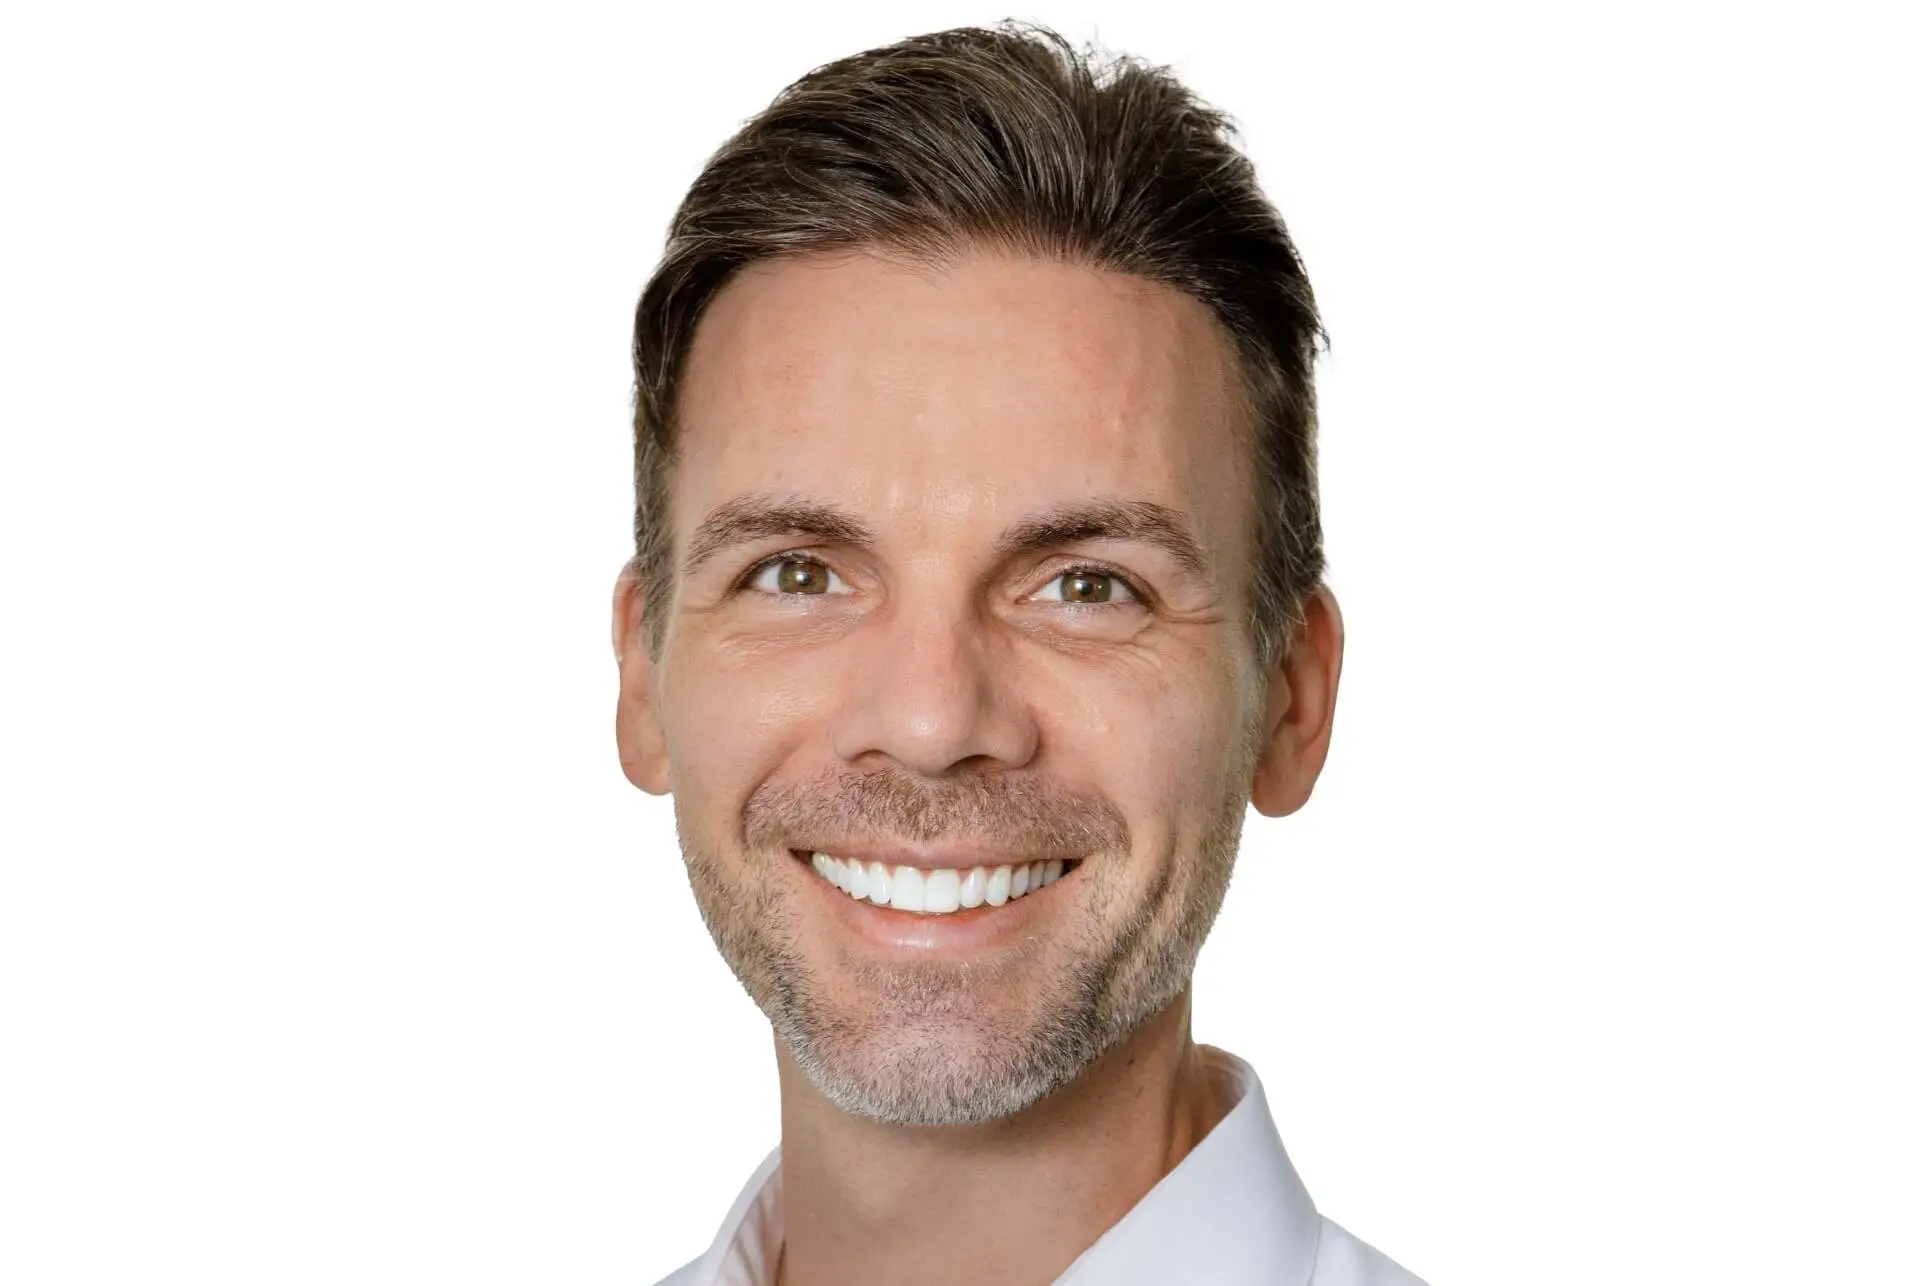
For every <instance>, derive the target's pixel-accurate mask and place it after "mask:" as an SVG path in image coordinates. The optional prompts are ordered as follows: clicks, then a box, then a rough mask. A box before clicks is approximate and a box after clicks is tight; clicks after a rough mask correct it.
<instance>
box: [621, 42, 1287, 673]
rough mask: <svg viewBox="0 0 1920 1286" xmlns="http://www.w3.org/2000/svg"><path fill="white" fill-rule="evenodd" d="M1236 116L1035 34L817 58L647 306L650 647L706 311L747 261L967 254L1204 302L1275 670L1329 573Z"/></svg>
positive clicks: (1165, 74) (1164, 80) (711, 178)
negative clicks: (819, 62)
mask: <svg viewBox="0 0 1920 1286" xmlns="http://www.w3.org/2000/svg"><path fill="white" fill-rule="evenodd" d="M1234 132H1235V127H1234V124H1233V121H1232V119H1231V118H1230V117H1228V116H1226V115H1225V114H1223V113H1221V112H1218V111H1216V110H1214V109H1212V108H1209V107H1207V106H1206V105H1205V104H1203V103H1201V102H1200V101H1199V100H1198V99H1197V98H1196V97H1195V96H1194V95H1193V94H1192V93H1191V92H1190V91H1189V90H1188V89H1186V88H1185V87H1184V86H1183V85H1181V84H1180V82H1179V81H1177V80H1176V79H1175V78H1174V77H1173V75H1172V74H1171V73H1170V72H1169V71H1168V70H1167V69H1166V68H1164V67H1152V66H1147V65H1145V64H1143V63H1141V62H1139V61H1138V60H1137V59H1133V58H1129V57H1124V56H1122V57H1118V58H1115V59H1113V60H1111V62H1110V63H1109V64H1108V65H1107V66H1104V67H1103V66H1100V65H1098V64H1097V62H1096V61H1095V59H1094V56H1093V54H1092V53H1091V51H1089V52H1087V53H1081V52H1077V51H1076V50H1075V49H1074V48H1073V46H1071V45H1070V44H1069V43H1068V42H1067V41H1066V40H1065V39H1064V38H1063V37H1061V36H1060V35H1059V34H1058V33H1057V32H1054V31H1052V30H1050V29H1048V28H1046V27H1042V26H1039V25H1037V24H1031V23H1018V22H1012V21H1009V22H1006V23H1002V24H1000V25H999V26H998V27H995V28H980V27H962V28H957V29H955V30H951V31H941V32H934V33H932V34H929V35H923V36H915V37H912V38H909V39H906V40H902V41H899V42H898V43H896V44H892V45H887V46H885V47H884V48H879V49H872V50H868V51H867V52H865V53H861V54H855V55H853V56H851V57H848V58H843V59H840V60H838V61H836V62H832V63H828V64H827V65H826V66H824V67H820V68H818V69H816V70H814V71H812V72H810V73H808V74H807V75H806V76H803V77H802V78H801V79H800V80H798V81H796V82H794V83H793V84H792V85H790V86H788V87H787V88H786V89H785V90H783V91H781V93H780V94H779V95H778V96H777V97H776V98H775V99H774V100H773V102H772V103H771V104H770V105H769V106H768V107H767V108H766V110H765V111H763V112H761V113H760V114H759V115H757V116H755V117H753V118H752V119H751V120H749V121H748V122H747V123H746V124H745V125H744V126H743V127H742V128H741V129H740V131H739V132H738V133H737V134H735V135H734V136H733V137H732V138H731V139H729V140H728V141H727V143H726V144H725V145H723V146H722V147H721V148H720V150H719V151H717V152H715V153H714V155H713V156H712V158H711V159H709V160H708V162H707V164H706V167H705V168H704V169H703V170H702V171H701V173H700V176H699V177H698V178H697V179H695V180H694V183H693V186H692V188H691V189H690V190H689V191H688V192H687V195H686V198H685V200H683V201H682V202H681V204H680V208H679V210H678V211H677V212H676V213H675V215H674V217H673V222H672V224H671V225H670V227H669V230H668V234H667V244H666V250H665V252H664V254H663V255H662V257H661V261H660V264H659V266H658V267H657V268H656V269H655V271H654V273H653V276H652V278H651V279H650V280H649V281H648V282H647V285H646V288H645V290H644V291H643V292H642V294H641V296H640V304H639V308H638V310H637V313H636V316H635V318H634V329H633V367H634V377H635V395H634V487H635V499H636V503H635V510H634V559H633V563H632V564H631V566H632V568H633V572H634V574H635V577H636V579H637V580H638V582H639V584H640V587H641V590H642V592H643V594H644V595H645V600H646V606H645V619H646V621H647V623H648V629H647V638H648V642H649V646H650V647H651V648H652V649H653V650H655V651H656V652H657V651H658V648H659V645H660V643H661V640H662V639H663V637H664V631H665V620H666V617H667V612H666V611H665V605H666V600H667V599H668V597H670V594H671V591H672V587H673V568H672V535H671V532H672V522H671V518H670V516H669V511H668V497H669V490H670V468H671V465H672V462H673V459H674V454H675V453H674V408H675V397H676V392H677V387H678V383H679V379H680V375H681V372H682V369H683V367H684V365H685V361H686V356H687V353H688V350H689V349H690V348H691V347H692V343H693V335H694V328H695V326H696V325H697V324H698V322H699V320H700V316H701V314H702V312H703V311H704V309H705V308H706V305H707V304H708V303H709V302H710V301H711V300H712V299H713V297H714V296H715V295H716V294H717V293H718V292H719V290H720V288H721V287H722V286H724V285H725V284H726V282H727V281H728V279H729V278H730V277H731V276H732V275H733V274H734V273H735V272H736V271H737V270H738V269H740V268H741V267H743V266H744V265H746V264H749V263H754V262H757V261H762V260H772V259H779V258H784V257H792V256H798V255H805V254H811V253H815V252H822V251H833V250H855V249H870V250H874V251H877V252H883V253H889V254H895V255H902V256H906V257H909V258H911V259H913V260H915V261H924V262H927V263H930V264H937V263H940V262H942V261H944V260H948V259H951V258H953V257H956V256H958V255H960V254H963V253H965V252H966V251H968V250H970V249H974V248H982V249H998V250H1003V251H1007V252H1011V253H1017V254H1023V255H1030V256H1040V257H1046V258H1051V259H1057V260H1061V261H1065V262H1074V263H1082V264H1085V265H1087V266H1090V267H1095V268H1101V269H1107V270H1111V271H1115V272H1120V273H1125V274H1129V275H1132V276H1135V277H1140V278H1143V279H1147V280H1151V281H1156V282H1160V283H1162V284H1165V285H1167V286H1170V287H1173V288H1175V289H1177V290H1180V291H1182V292H1184V293H1186V294H1188V295H1190V296H1192V297H1193V298H1195V299H1198V300H1199V301H1200V302H1202V303H1204V304H1205V305H1207V307H1208V308H1209V309H1211V310H1212V313H1213V315H1214V316H1215V317H1216V318H1217V319H1218V320H1219V322H1220V323H1221V324H1222V326H1223V327H1224V328H1225V330H1226V332H1227V333H1228V334H1229V335H1230V336H1231V337H1232V340H1233V343H1234V347H1235V349H1236V351H1237V355H1238V358H1239V363H1238V365H1239V368H1240V370H1241V372H1242V374H1243V376H1244V380H1243V388H1242V390H1241V393H1242V400H1243V403H1244V405H1245V406H1246V408H1247V412H1248V415H1247V423H1248V426H1249V427H1250V430H1251V432H1250V434H1249V435H1248V436H1249V438H1250V442H1249V445H1250V447H1251V449H1252V451H1253V460H1252V463H1253V465H1254V472H1253V477H1254V479H1255V506H1254V508H1255V515H1254V532H1253V538H1254V558H1253V575H1252V584H1251V585H1250V586H1249V587H1248V590H1249V592H1248V599H1247V602H1248V620H1247V622H1246V624H1247V626H1248V628H1249V631H1250V634H1251V638H1252V641H1253V646H1254V649H1255V652H1256V654H1257V655H1259V656H1260V657H1261V658H1262V659H1263V661H1270V660H1272V659H1273V658H1274V657H1275V656H1276V655H1277V650H1278V649H1284V648H1285V646H1286V643H1287V640H1288V639H1289V638H1290V637H1291V635H1292V633H1293V631H1294V629H1295V628H1296V627H1297V626H1298V624H1299V623H1300V620H1301V618H1302V608H1303V605H1304V603H1305V600H1306V599H1307V597H1308V596H1309V595H1310V594H1311V593H1312V592H1313V591H1314V590H1315V588H1317V586H1318V584H1319V581H1320V578H1321V575H1322V572H1323V570H1324V563H1325V558H1324V554H1323V552H1322V547H1321V534H1320V503H1319V494H1318V486H1317V478H1316V465H1315V412H1314V391H1313V363H1314V358H1315V356H1316V355H1317V352H1318V350H1319V348H1320V345H1321V343H1322V342H1323V340H1324V338H1325V336H1324V332H1323V331H1322V329H1321V325H1320V319H1319V314H1318V312H1317V311H1316V309H1315V306H1314V299H1313V291H1312V288H1311V287H1310V286H1309V285H1308V282H1307V275H1306V270H1305V268H1304V267H1303V266H1302V265H1301V262H1300V257H1299V255H1298V254H1297V253H1296V252H1295V250H1294V247H1293V242H1292V240H1291V238H1289V237H1288V235H1287V230H1286V226H1285V225H1284V224H1283V223H1282V222H1281V219H1280V215H1279V212H1278V211H1276V210H1275V209H1274V207H1273V205H1272V203H1271V202H1269V201H1268V200H1267V199H1266V198H1265V196H1263V195H1262V193H1261V191H1260V188H1259V186H1258V184H1257V183H1256V181H1255V179H1254V172H1253V165H1252V162H1250V161H1249V160H1248V159H1247V158H1246V156H1245V155H1244V154H1243V153H1242V152H1241V151H1240V150H1239V149H1238V148H1237V147H1236V146H1235V145H1234V142H1233V141H1232V135H1233V134H1234Z"/></svg>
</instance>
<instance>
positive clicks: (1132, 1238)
mask: <svg viewBox="0 0 1920 1286" xmlns="http://www.w3.org/2000/svg"><path fill="white" fill-rule="evenodd" d="M1210 1052H1211V1051H1210ZM1221 1056H1222V1058H1223V1060H1224V1062H1223V1066H1224V1069H1225V1070H1226V1071H1227V1073H1228V1079H1229V1081H1230V1082H1231V1084H1232V1086H1233V1088H1234V1089H1235V1090H1237V1091H1238V1101H1237V1102H1235V1104H1234V1106H1233V1107H1232V1108H1231V1109H1230V1110H1229V1111H1228V1112H1227V1114H1226V1116H1224V1117H1223V1118H1221V1120H1220V1123H1219V1124H1218V1125H1215V1126H1214V1127H1213V1129H1212V1130H1211V1131H1210V1132H1209V1133H1208V1134H1207V1136H1206V1137H1205V1138H1203V1139H1201V1140H1200V1142H1199V1144H1198V1145H1196V1146H1195V1147H1194V1149H1193V1150H1192V1151H1191V1152H1189V1153H1187V1155H1186V1157H1185V1158H1184V1159H1183V1160H1182V1161H1181V1162H1180V1164H1179V1165H1177V1166H1175V1167H1174V1168H1173V1171H1172V1173H1170V1174H1168V1175H1167V1176H1166V1177H1165V1178H1164V1179H1162V1180H1160V1182H1159V1183H1157V1184H1155V1185H1154V1186H1153V1188H1152V1189H1151V1190H1150V1191H1148V1193H1147V1195H1146V1196H1144V1197H1142V1198H1140V1200H1139V1201H1138V1202H1136V1203H1135V1205H1134V1207H1133V1209H1131V1210H1129V1211H1128V1212H1127V1213H1126V1214H1125V1215H1123V1216H1121V1219H1120V1222H1118V1223H1116V1224H1114V1225H1113V1227H1111V1228H1109V1229H1107V1231H1106V1232H1105V1233H1104V1234H1102V1235H1101V1237H1100V1240H1098V1241H1096V1242H1094V1243H1093V1245H1091V1246H1089V1247H1087V1249H1086V1250H1085V1251H1084V1252H1083V1253H1082V1254H1081V1256H1080V1258H1078V1259H1076V1260H1074V1261H1073V1263H1072V1264H1070V1265H1069V1266H1068V1267H1067V1271H1066V1272H1065V1273H1064V1274H1062V1275H1061V1276H1060V1277H1058V1278H1056V1279H1055V1286H1168V1284H1169V1283H1187V1282H1194V1283H1206V1286H1423V1283H1422V1282H1421V1281H1420V1279H1419V1278H1418V1277H1415V1276H1414V1275H1413V1274H1412V1273H1409V1272H1408V1271H1407V1270H1406V1269H1404V1268H1402V1267H1400V1265H1398V1264H1396V1263H1394V1262H1393V1261H1392V1260H1391V1259H1388V1258H1387V1257H1386V1256H1385V1255H1383V1254H1381V1253H1380V1252H1379V1251H1377V1250H1375V1249H1373V1248H1372V1247H1371V1246H1369V1245H1367V1244H1366V1243H1365V1242H1362V1241H1361V1240H1359V1239H1358V1238H1357V1237H1355V1236H1354V1235H1353V1234H1352V1233H1349V1232H1348V1231H1347V1230H1346V1229H1344V1228H1342V1227H1341V1226H1340V1225H1339V1224H1337V1223H1334V1222H1333V1221H1332V1220H1331V1219H1326V1218H1323V1217H1322V1216H1321V1215H1320V1213H1319V1212H1318V1211H1317V1210H1315V1209H1314V1208H1313V1201H1312V1199H1311V1198H1309V1197H1308V1196H1307V1190H1306V1188H1305V1187H1304V1186H1302V1185H1301V1183H1300V1176H1299V1175H1297V1174H1295V1173H1294V1170H1293V1163H1292V1162H1291V1161H1289V1160H1287V1153H1286V1149H1285V1148H1283V1147H1281V1146H1280V1134H1279V1132H1278V1131H1277V1130H1275V1129H1274V1125H1273V1115H1272V1113H1271V1112H1269V1111H1268V1109H1267V1096H1266V1092H1265V1091H1264V1090H1262V1089H1261V1088H1260V1078H1259V1077H1258V1076H1256V1075H1255V1074H1254V1071H1253V1068H1252V1067H1250V1066H1248V1065H1247V1064H1246V1063H1245V1062H1243V1061H1241V1060H1240V1059H1238V1058H1235V1057H1234V1056H1233V1055H1231V1054H1225V1053H1224V1051H1223V1052H1222V1055H1221ZM785 1236H786V1227H785V1224H784V1222H783V1220H782V1217H781V1188H780V1149H778V1148H775V1149H774V1150H773V1153H772V1155H770V1156H769V1157H768V1158H767V1159H766V1160H765V1161H763V1162H762V1163H761V1165H760V1168H759V1169H758V1170H756V1171H754V1174H753V1177H752V1178H751V1179H749V1180H747V1186H746V1188H745V1189H744V1190H743V1191H742V1192H741V1193H740V1197H739V1199H738V1200H737V1201H735V1202H734V1203H733V1209H732V1210H730V1211H729V1212H728V1213H727V1217H726V1220H725V1221H724V1222H723V1223H722V1224H721V1225H720V1234H719V1236H717V1237H715V1238H714V1239H713V1245H712V1247H710V1248H709V1249H708V1251H707V1253H706V1254H704V1255H702V1256H701V1257H700V1258H699V1259H696V1260H694V1261H693V1262H692V1263H690V1264H688V1265H687V1266H686V1267H685V1268H682V1269H681V1270H680V1271H679V1272H677V1273H675V1274H673V1275H672V1276H671V1277H668V1278H667V1279H666V1280H665V1281H662V1282H661V1283H660V1284H659V1286H773V1275H774V1269H775V1266H776V1265H778V1263H779V1262H780V1247H781V1244H782V1242H783V1241H784V1240H785Z"/></svg>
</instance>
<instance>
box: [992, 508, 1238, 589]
mask: <svg viewBox="0 0 1920 1286" xmlns="http://www.w3.org/2000/svg"><path fill="white" fill-rule="evenodd" d="M1088 540H1131V541H1138V542H1140V543H1142V544H1147V545H1152V546H1154V547H1156V548H1157V549H1159V550H1160V551H1161V552H1162V553H1164V554H1166V555H1167V556H1168V557H1169V558H1171V559H1173V561H1174V562H1175V564H1177V565H1178V566H1179V568H1180V570H1182V571H1184V572H1186V573H1188V574H1189V575H1191V576H1193V577H1195V578H1197V579H1199V580H1202V581H1206V580H1210V579H1211V578H1212V573H1213V567H1212V564H1211V563H1209V562H1208V561H1207V556H1206V553H1205V552H1204V551H1203V550H1202V549H1201V548H1200V542H1199V541H1197V540H1195V539H1194V537H1193V531H1192V529H1191V528H1190V527H1188V526H1187V521H1186V519H1185V518H1184V517H1182V516H1181V515H1180V513H1179V511H1178V510H1175V509H1169V508H1167V507H1166V506H1165V505H1157V504H1155V503H1153V502H1152V501H1151V500H1086V501H1075V502H1072V503H1069V504H1063V505H1056V506H1055V507H1053V508H1051V509H1044V510H1041V511H1040V512H1039V513H1036V514H1032V515H1030V516H1028V517H1026V518H1022V519H1021V520H1020V521H1019V522H1017V523H1015V524H1014V525H1013V526H1011V527H1009V528H1007V530H1006V531H1005V532H1004V533H1002V534H1001V537H1000V540H999V552H1000V555H1001V557H1003V558H1010V557H1014V556H1017V555H1020V554H1032V553H1039V552H1042V551H1045V550H1048V549H1055V548H1058V547H1059V546H1061V545H1075V544H1079V543H1080V542H1082V541H1088Z"/></svg>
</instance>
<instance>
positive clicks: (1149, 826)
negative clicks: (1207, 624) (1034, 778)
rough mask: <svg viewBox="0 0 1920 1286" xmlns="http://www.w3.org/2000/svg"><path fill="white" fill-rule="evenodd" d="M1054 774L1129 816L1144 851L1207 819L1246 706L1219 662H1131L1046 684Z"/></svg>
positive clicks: (1077, 670)
mask: <svg viewBox="0 0 1920 1286" xmlns="http://www.w3.org/2000/svg"><path fill="white" fill-rule="evenodd" d="M1044 688H1045V690H1047V691H1049V692H1051V693H1052V694H1053V696H1052V697H1051V698H1050V704H1051V705H1052V706H1053V711H1052V715H1051V717H1050V718H1049V719H1048V723H1049V725H1050V726H1051V728H1052V730H1053V732H1054V741H1055V746H1056V749H1057V751H1058V753H1057V754H1056V755H1055V756H1053V757H1052V758H1053V763H1054V768H1055V771H1057V772H1062V773H1066V774H1070V775H1072V776H1073V777H1076V778H1080V777H1084V778H1085V779H1086V784H1087V785H1089V786H1092V787H1094V788H1096V789H1098V790H1100V791H1101V792H1102V793H1104V794H1106V795H1107V796H1108V797H1109V798H1110V799H1112V800H1113V801H1114V803H1115V804H1116V805H1118V806H1119V807H1120V809H1121V810H1122V811H1123V812H1124V813H1126V814H1127V816H1128V818H1129V823H1130V825H1132V826H1133V828H1134V830H1135V839H1136V842H1137V843H1139V844H1140V845H1141V846H1142V848H1143V851H1145V850H1146V849H1147V848H1148V847H1152V848H1155V849H1158V848H1162V847H1163V846H1164V845H1165V844H1166V843H1167V842H1168V840H1169V838H1170V836H1171V834H1172V833H1173V832H1179V831H1185V830H1187V829H1189V824H1190V823H1191V822H1193V821H1194V820H1196V819H1202V818H1210V817H1211V816H1212V813H1213V811H1214V809H1216V808H1217V806H1218V801H1219V799H1220V795H1221V791H1222V788H1223V787H1224V786H1226V785H1228V783H1227V782H1226V777H1227V775H1228V774H1229V773H1231V772H1232V771H1233V769H1234V760H1235V757H1236V756H1235V744H1234V743H1235V739H1236V737H1237V736H1238V735H1239V726H1240V707H1239V698H1238V696H1237V694H1236V693H1235V691H1234V687H1233V684H1232V682H1231V680H1230V678H1229V674H1228V670H1227V668H1226V666H1225V665H1224V663H1223V661H1221V660H1218V659H1212V658H1209V659H1205V660H1200V659H1196V658H1192V657H1183V658H1180V659H1179V661H1178V663H1175V662H1174V661H1173V660H1172V659H1171V658H1161V657H1148V658H1129V659H1127V660H1124V661H1121V662H1120V663H1117V664H1112V665H1107V666H1074V667H1072V668H1071V672H1070V673H1065V674H1055V675H1049V676H1047V681H1046V683H1045V684H1044Z"/></svg>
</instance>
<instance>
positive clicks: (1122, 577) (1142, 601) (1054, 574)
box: [1028, 559, 1153, 607]
mask: <svg viewBox="0 0 1920 1286" xmlns="http://www.w3.org/2000/svg"><path fill="white" fill-rule="evenodd" d="M1076 572H1078V573H1086V572H1091V573H1092V574H1093V575H1095V576H1105V577H1107V578H1108V579H1109V580H1117V581H1119V582H1120V583H1121V584H1122V585H1125V586H1126V587H1127V592H1128V593H1130V594H1132V595H1133V600H1134V602H1135V603H1136V604H1138V605H1139V606H1142V607H1145V606H1148V605H1150V604H1151V603H1152V602H1153V596H1152V595H1151V594H1149V593H1147V591H1146V590H1145V589H1144V588H1142V586H1141V584H1140V582H1139V581H1138V580H1137V579H1135V578H1134V577H1133V576H1130V575H1128V574H1127V573H1126V572H1123V571H1121V570H1120V569H1119V568H1117V567H1109V566H1108V565H1106V564H1105V563H1100V562H1089V561H1088V560H1086V559H1077V560H1075V561H1073V562H1070V563H1064V564H1062V565H1061V566H1059V567H1056V568H1054V569H1052V571H1050V572H1049V573H1048V574H1047V578H1046V579H1045V580H1044V581H1041V582H1040V588H1041V589H1044V588H1046V587H1047V586H1048V585H1051V584H1053V583H1054V582H1055V581H1057V580H1059V579H1060V578H1061V577H1062V576H1072V575H1074V574H1075V573H1076ZM1039 592H1040V591H1039V590H1035V591H1034V593H1035V594H1037V593H1039ZM1028 597H1032V595H1028ZM1067 606H1069V607H1124V606H1126V604H1125V603H1068V604H1067Z"/></svg>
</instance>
